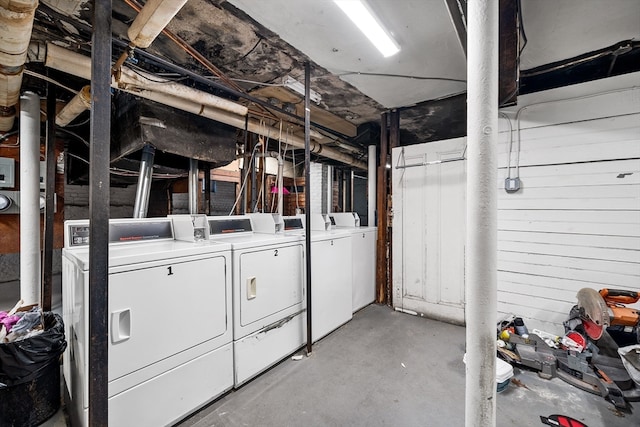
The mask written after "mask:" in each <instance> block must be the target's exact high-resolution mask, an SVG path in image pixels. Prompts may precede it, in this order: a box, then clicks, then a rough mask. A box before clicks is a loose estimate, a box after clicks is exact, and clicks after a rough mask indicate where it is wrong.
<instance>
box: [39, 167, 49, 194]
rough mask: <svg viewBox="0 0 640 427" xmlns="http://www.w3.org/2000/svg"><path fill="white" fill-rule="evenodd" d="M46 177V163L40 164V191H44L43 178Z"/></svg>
mask: <svg viewBox="0 0 640 427" xmlns="http://www.w3.org/2000/svg"><path fill="white" fill-rule="evenodd" d="M46 176H47V162H42V161H41V162H40V189H41V190H44V189H45V184H46V180H45V177H46Z"/></svg>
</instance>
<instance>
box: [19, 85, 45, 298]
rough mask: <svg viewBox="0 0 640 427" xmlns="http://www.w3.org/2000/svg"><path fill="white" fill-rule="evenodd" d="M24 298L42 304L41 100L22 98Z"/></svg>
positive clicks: (26, 95)
mask: <svg viewBox="0 0 640 427" xmlns="http://www.w3.org/2000/svg"><path fill="white" fill-rule="evenodd" d="M20 298H21V299H22V300H23V301H24V304H25V305H29V304H40V97H39V96H38V95H37V94H35V93H33V92H25V93H24V95H22V97H20Z"/></svg>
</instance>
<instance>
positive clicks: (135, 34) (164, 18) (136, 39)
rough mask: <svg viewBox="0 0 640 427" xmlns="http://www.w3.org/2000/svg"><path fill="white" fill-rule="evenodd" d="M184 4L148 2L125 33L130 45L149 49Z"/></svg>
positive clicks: (171, 0)
mask: <svg viewBox="0 0 640 427" xmlns="http://www.w3.org/2000/svg"><path fill="white" fill-rule="evenodd" d="M186 2H187V0H148V1H147V2H146V3H145V5H144V7H143V8H142V10H141V11H140V13H138V16H136V19H135V20H134V21H133V23H132V24H131V26H130V27H129V30H128V31H127V35H128V36H129V40H131V43H132V44H133V45H134V46H136V47H142V48H147V47H149V46H150V45H151V43H153V40H155V38H156V37H158V34H160V32H161V31H162V30H163V29H164V27H166V26H167V24H168V23H169V22H170V21H171V20H172V19H173V17H174V16H176V14H177V13H178V11H180V9H181V8H182V6H184V4H185V3H186Z"/></svg>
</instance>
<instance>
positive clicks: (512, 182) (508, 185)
mask: <svg viewBox="0 0 640 427" xmlns="http://www.w3.org/2000/svg"><path fill="white" fill-rule="evenodd" d="M504 189H505V190H506V192H507V193H515V192H516V191H518V190H519V189H520V178H517V177H516V178H507V179H505V180H504Z"/></svg>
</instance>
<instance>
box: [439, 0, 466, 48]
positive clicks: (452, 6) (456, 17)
mask: <svg viewBox="0 0 640 427" xmlns="http://www.w3.org/2000/svg"><path fill="white" fill-rule="evenodd" d="M444 2H445V4H446V5H447V10H448V11H449V17H451V22H452V23H453V27H454V28H455V29H456V34H457V35H458V41H459V42H460V46H461V47H462V50H463V51H464V56H465V57H466V56H467V0H444Z"/></svg>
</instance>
